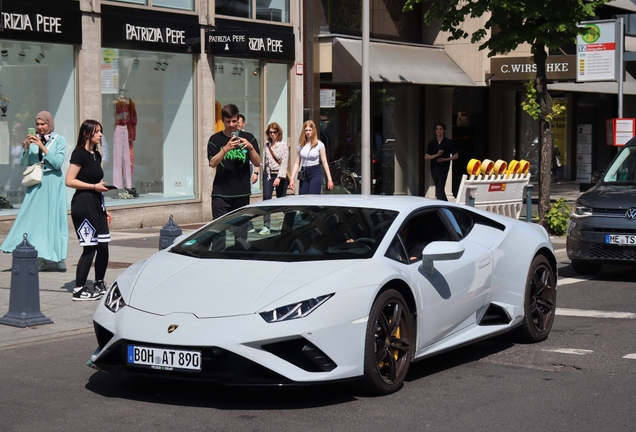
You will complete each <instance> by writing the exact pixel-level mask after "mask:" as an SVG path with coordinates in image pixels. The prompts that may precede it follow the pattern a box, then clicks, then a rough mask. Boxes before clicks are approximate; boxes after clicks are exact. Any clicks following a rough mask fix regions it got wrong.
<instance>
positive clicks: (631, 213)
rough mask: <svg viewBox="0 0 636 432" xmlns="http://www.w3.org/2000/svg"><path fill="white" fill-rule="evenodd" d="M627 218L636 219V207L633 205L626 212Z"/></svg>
mask: <svg viewBox="0 0 636 432" xmlns="http://www.w3.org/2000/svg"><path fill="white" fill-rule="evenodd" d="M625 219H627V220H629V221H633V220H636V207H632V208H630V209H628V210H627V211H626V212H625Z"/></svg>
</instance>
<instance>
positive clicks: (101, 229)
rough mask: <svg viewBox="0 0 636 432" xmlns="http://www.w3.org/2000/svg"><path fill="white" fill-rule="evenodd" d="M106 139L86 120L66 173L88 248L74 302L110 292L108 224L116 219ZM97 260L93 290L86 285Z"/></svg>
mask: <svg viewBox="0 0 636 432" xmlns="http://www.w3.org/2000/svg"><path fill="white" fill-rule="evenodd" d="M101 140H102V125H101V124H100V123H99V122H98V121H96V120H86V121H84V123H83V124H82V126H81V127H80V130H79V136H78V138H77V146H76V147H75V150H73V153H72V154H71V161H70V162H71V165H70V166H69V168H68V172H67V173H66V186H68V187H71V188H73V189H76V191H75V194H74V195H73V199H72V201H71V218H72V219H73V225H74V226H75V232H77V239H78V240H79V243H80V246H82V247H83V248H84V251H83V252H82V256H80V259H79V262H78V263H77V273H76V276H75V278H76V283H75V289H74V290H73V300H78V301H82V300H98V299H100V298H101V297H102V296H103V295H104V293H105V292H106V284H105V283H104V275H105V274H106V267H107V266H108V242H110V232H109V230H108V225H109V224H110V221H111V220H112V217H111V215H110V213H109V212H108V210H106V206H105V205H104V194H103V193H104V192H106V191H108V188H107V187H106V186H105V183H106V182H104V181H102V178H103V177H104V171H103V170H102V166H101V163H102V155H101V154H100V153H99V151H97V144H99V143H100V142H101ZM96 253H97V258H96V259H95V283H94V284H93V289H92V290H89V289H88V287H87V286H86V279H87V278H88V273H89V271H90V269H91V265H92V263H93V258H94V257H95V254H96Z"/></svg>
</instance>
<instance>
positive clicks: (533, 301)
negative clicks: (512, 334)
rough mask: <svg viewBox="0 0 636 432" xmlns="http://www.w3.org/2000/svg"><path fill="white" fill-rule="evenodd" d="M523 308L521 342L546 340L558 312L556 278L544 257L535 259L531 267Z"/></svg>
mask: <svg viewBox="0 0 636 432" xmlns="http://www.w3.org/2000/svg"><path fill="white" fill-rule="evenodd" d="M523 308H524V317H523V323H522V325H521V327H519V329H518V332H517V336H518V338H519V339H520V341H521V342H526V343H535V342H541V341H544V340H546V339H547V338H548V334H549V333H550V330H551V329H552V324H553V323H554V314H555V311H556V277H555V275H554V270H553V269H552V266H551V265H550V262H549V261H548V259H547V258H546V257H544V256H543V255H537V256H536V257H534V260H532V264H531V265H530V270H529V271H528V278H527V280H526V292H525V294H524V306H523Z"/></svg>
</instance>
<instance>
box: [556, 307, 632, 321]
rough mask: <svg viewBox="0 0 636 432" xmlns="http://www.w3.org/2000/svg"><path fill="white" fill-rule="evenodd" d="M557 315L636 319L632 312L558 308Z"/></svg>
mask: <svg viewBox="0 0 636 432" xmlns="http://www.w3.org/2000/svg"><path fill="white" fill-rule="evenodd" d="M556 314H557V315H560V316H574V317H585V318H622V319H634V318H636V313H631V312H612V311H597V310H584V309H567V308H559V307H557V310H556Z"/></svg>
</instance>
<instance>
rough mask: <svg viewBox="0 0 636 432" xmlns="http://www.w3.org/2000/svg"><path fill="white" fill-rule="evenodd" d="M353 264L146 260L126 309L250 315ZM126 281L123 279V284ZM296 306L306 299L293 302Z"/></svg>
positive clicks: (171, 255) (165, 256) (174, 256)
mask: <svg viewBox="0 0 636 432" xmlns="http://www.w3.org/2000/svg"><path fill="white" fill-rule="evenodd" d="M356 262H358V260H339V261H318V262H316V261H313V262H311V261H309V262H297V263H284V262H275V261H245V260H226V259H197V258H191V257H186V256H183V255H177V254H174V253H169V252H165V253H158V254H155V255H154V256H153V257H151V258H150V259H148V261H147V262H146V263H145V265H144V266H143V268H142V269H141V270H140V271H139V273H138V274H137V276H136V278H135V279H131V280H129V283H131V284H133V286H132V287H131V289H132V292H131V293H130V297H129V299H128V301H127V303H128V305H129V306H130V307H133V308H135V309H139V310H143V311H146V312H149V313H153V314H157V315H167V314H170V313H174V312H184V313H192V314H194V315H196V316H197V317H199V318H213V317H227V316H235V315H245V314H252V313H256V312H258V311H259V310H263V309H264V308H266V307H267V306H268V305H271V304H272V303H273V302H275V301H276V300H278V299H280V298H281V297H283V296H285V295H287V294H289V293H291V292H293V291H295V290H296V289H299V288H301V287H303V286H304V285H307V284H309V283H311V282H315V281H317V280H318V279H321V278H323V277H325V276H332V275H333V273H335V272H338V271H339V270H342V269H345V268H348V267H350V266H352V265H355V263H356ZM125 281H126V279H124V278H122V282H123V283H125ZM123 283H122V285H123ZM120 289H124V290H125V287H123V286H122V287H120ZM332 291H335V288H333V289H332ZM325 293H326V292H317V293H316V294H315V295H316V296H318V295H321V294H325ZM124 296H125V297H126V295H125V294H124ZM300 300H306V299H305V298H302V299H295V300H294V301H300ZM277 306H279V305H277Z"/></svg>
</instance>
